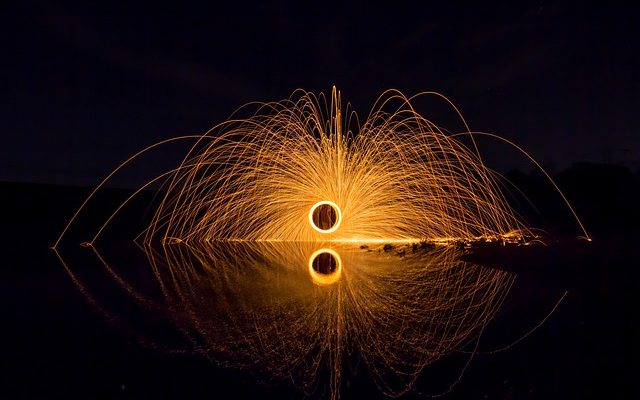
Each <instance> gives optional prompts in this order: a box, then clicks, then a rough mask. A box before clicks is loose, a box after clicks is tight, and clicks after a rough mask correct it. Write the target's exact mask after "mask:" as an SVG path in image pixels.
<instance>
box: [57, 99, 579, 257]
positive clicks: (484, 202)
mask: <svg viewBox="0 0 640 400" xmlns="http://www.w3.org/2000/svg"><path fill="white" fill-rule="evenodd" d="M430 94H432V95H436V96H440V97H442V98H443V99H445V101H447V102H448V100H446V98H444V97H443V96H441V95H439V94H437V93H430ZM449 104H450V105H451V106H452V107H453V109H454V110H455V111H456V112H457V109H456V108H455V106H453V104H451V103H449ZM458 115H460V118H461V120H462V122H463V123H464V125H465V128H466V131H465V132H463V133H462V134H460V133H458V134H456V135H448V134H446V133H445V132H444V131H443V130H442V129H440V128H439V127H438V126H437V125H436V124H434V123H433V122H431V121H430V120H428V119H427V118H425V117H423V116H422V115H420V114H419V113H418V112H416V111H415V110H414V108H413V107H412V105H411V99H409V98H407V97H405V96H404V95H402V94H401V93H400V92H397V91H393V90H391V91H387V92H385V93H384V94H383V95H382V96H381V97H380V98H379V99H378V101H377V102H376V104H375V106H374V108H373V110H372V112H371V113H370V114H369V116H368V118H367V119H366V121H365V122H364V124H362V125H361V126H360V124H359V123H358V119H357V116H356V115H355V113H353V112H350V111H349V109H348V107H347V111H346V113H343V111H342V107H341V99H340V93H339V92H338V91H337V90H336V89H335V88H334V89H333V92H332V96H331V100H330V101H329V102H328V101H327V98H326V97H324V96H323V95H322V94H321V95H320V96H315V95H314V94H312V93H309V92H304V91H302V90H299V91H296V92H295V93H294V95H292V97H291V98H290V99H288V100H285V101H281V102H276V103H265V104H261V105H260V107H259V109H258V111H257V112H256V113H255V114H254V115H252V116H251V117H249V118H245V119H231V120H229V121H226V122H224V123H222V124H220V125H218V126H216V127H214V128H213V129H212V130H210V131H209V132H207V133H206V134H204V135H194V136H187V137H180V138H174V139H169V140H166V141H164V142H161V143H158V144H156V145H153V146H150V147H148V148H147V149H144V150H143V151H141V152H139V153H137V154H136V155H134V156H133V157H131V158H130V159H129V160H127V162H125V163H124V164H126V163H128V162H130V161H131V160H133V159H135V158H136V157H137V156H138V155H140V154H142V153H143V152H145V151H148V150H151V149H153V148H155V147H156V146H158V145H161V144H165V143H169V142H173V141H177V140H183V139H195V140H196V143H195V145H194V146H193V147H192V148H191V149H190V151H189V152H188V154H187V155H186V156H185V158H184V160H183V161H182V163H181V164H180V165H179V166H178V167H177V168H175V169H172V170H169V171H167V172H166V173H164V174H162V175H160V176H158V177H156V178H154V179H152V180H151V181H149V182H148V183H147V184H145V185H143V186H142V187H141V188H140V190H142V189H144V188H146V187H148V186H150V185H152V184H154V183H158V182H163V183H164V189H165V191H164V193H163V195H162V196H163V197H162V201H161V202H160V204H159V206H158V208H157V210H156V212H155V215H154V217H153V220H152V221H151V223H150V225H149V226H148V228H147V229H146V230H145V231H144V232H143V233H142V237H143V238H144V240H145V241H147V242H149V241H152V240H153V239H154V238H157V239H161V240H163V241H180V242H193V241H215V240H246V241H265V240H266V241H363V242H376V241H377V242H411V241H417V240H432V241H445V242H446V241H451V240H473V239H478V238H499V237H506V236H514V235H515V236H521V235H527V234H530V232H529V231H528V230H527V228H526V227H525V225H524V223H523V222H522V221H520V220H519V218H518V217H517V216H516V215H515V214H514V212H513V211H512V210H511V208H510V207H509V205H508V204H507V201H506V200H505V197H504V195H503V193H502V191H501V188H500V184H499V178H498V176H497V174H495V173H494V172H493V171H492V170H490V169H489V168H487V167H486V166H485V165H484V164H483V162H482V160H481V157H480V154H479V152H478V150H477V147H476V145H475V139H474V136H475V134H474V133H472V132H471V131H470V130H469V129H468V127H467V126H466V122H464V119H463V118H462V116H461V114H459V113H458ZM345 117H346V118H345ZM461 135H466V136H468V137H469V138H470V139H471V143H472V146H471V147H472V148H469V147H468V146H466V145H464V144H463V143H462V142H461V141H460V140H459V138H460V136H461ZM516 148H517V147H516ZM518 149H519V148H518ZM519 150H521V149H519ZM525 154H526V153H525ZM527 156H528V155H527ZM124 164H122V165H121V166H120V167H118V169H116V171H114V173H115V172H117V171H118V170H119V169H120V168H122V167H123V166H124ZM110 177H111V175H110V176H109V177H108V178H107V179H109V178H110ZM105 181H106V180H105ZM105 181H103V183H104V182H105ZM101 185H102V184H101ZM101 185H100V186H101ZM100 186H99V187H100ZM96 190H97V189H96ZM136 193H137V192H136ZM134 195H135V194H134ZM87 200H88V199H87ZM125 203H126V202H125ZM85 204H86V202H85ZM85 204H83V205H82V207H84V206H85ZM123 205H124V204H123ZM123 205H121V206H120V207H119V208H118V210H116V212H115V213H114V215H112V216H111V218H109V219H108V220H107V221H106V222H105V224H104V225H103V226H102V227H101V228H100V229H99V231H98V233H97V234H96V235H95V236H94V238H93V240H91V242H90V243H93V241H95V239H96V238H97V237H98V235H100V234H101V232H102V231H103V230H104V228H105V227H106V225H107V224H108V223H109V222H110V221H111V219H112V218H113V217H114V216H115V214H117V212H118V211H119V210H120V209H121V208H122V206H123ZM567 205H569V204H568V202H567ZM82 207H81V209H82ZM569 208H570V205H569ZM79 211H80V210H78V212H79ZM571 211H572V212H573V210H571ZM77 215H78V213H76V215H74V217H73V218H72V220H71V221H70V222H69V224H68V225H67V227H66V228H65V229H64V231H63V233H62V234H61V235H60V237H59V238H58V240H57V241H56V243H55V245H54V247H55V246H57V245H58V243H59V242H60V240H61V239H62V237H63V236H64V234H65V233H66V231H67V228H68V227H69V225H70V224H71V223H72V222H73V221H74V220H75V218H76V216H77ZM574 216H575V213H574ZM576 220H577V221H578V224H580V221H579V220H578V219H577V216H576ZM580 227H581V228H582V225H581V224H580ZM582 230H583V232H584V229H582ZM584 234H585V236H587V237H588V235H587V234H586V232H584Z"/></svg>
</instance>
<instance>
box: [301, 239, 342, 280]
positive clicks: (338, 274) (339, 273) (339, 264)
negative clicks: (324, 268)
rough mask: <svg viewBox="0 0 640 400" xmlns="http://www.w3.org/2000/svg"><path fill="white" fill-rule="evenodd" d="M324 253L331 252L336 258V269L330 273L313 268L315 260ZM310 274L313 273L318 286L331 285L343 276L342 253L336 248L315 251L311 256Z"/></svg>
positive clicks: (312, 277) (313, 278) (312, 275)
mask: <svg viewBox="0 0 640 400" xmlns="http://www.w3.org/2000/svg"><path fill="white" fill-rule="evenodd" d="M322 253H329V254H331V255H332V256H333V257H334V258H335V259H336V270H335V271H333V272H332V273H330V274H321V273H319V272H318V271H316V270H315V269H313V260H315V259H316V257H317V256H319V255H320V254H322ZM309 275H311V280H312V281H313V283H315V284H316V285H318V286H329V285H333V284H334V283H336V282H338V281H339V280H340V277H341V276H342V259H341V258H340V255H339V254H338V253H337V252H336V251H335V250H332V249H326V248H324V249H319V250H316V251H314V252H313V254H311V256H310V257H309Z"/></svg>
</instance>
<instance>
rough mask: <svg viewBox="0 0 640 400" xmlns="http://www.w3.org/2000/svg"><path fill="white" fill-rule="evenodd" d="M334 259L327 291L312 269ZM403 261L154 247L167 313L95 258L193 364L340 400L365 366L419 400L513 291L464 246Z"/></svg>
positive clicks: (311, 250) (236, 245)
mask: <svg viewBox="0 0 640 400" xmlns="http://www.w3.org/2000/svg"><path fill="white" fill-rule="evenodd" d="M378 247H379V249H378V250H381V246H378ZM327 249H329V250H330V251H331V252H332V253H333V254H335V255H337V256H338V257H340V259H341V269H340V273H339V274H338V275H335V276H334V279H332V280H331V282H322V283H318V282H317V280H316V279H317V277H315V276H314V273H313V272H312V269H311V268H309V265H311V264H312V263H311V261H312V260H313V258H314V257H315V256H316V255H317V253H318V251H319V250H322V251H326V250H327ZM372 249H373V250H372ZM402 249H404V250H400V248H396V249H395V250H394V251H393V252H385V251H376V248H375V247H372V248H369V249H361V248H360V247H359V246H357V245H354V244H339V243H311V242H306V243H293V242H253V243H251V242H212V243H201V244H196V245H188V244H172V245H162V246H155V247H151V246H145V247H144V251H145V253H146V255H147V258H148V261H149V263H148V265H149V266H150V268H149V271H151V273H152V275H153V276H154V277H155V280H156V281H157V283H158V286H159V287H160V288H161V292H162V299H156V300H154V301H155V302H156V305H154V304H153V301H152V300H151V299H147V298H145V296H144V294H143V293H144V290H142V289H137V288H134V287H133V286H131V285H130V284H129V283H126V281H125V280H123V279H122V278H121V277H120V276H119V275H118V274H117V272H116V270H117V267H116V266H114V265H110V264H109V263H107V261H106V260H105V259H104V258H103V257H102V256H100V255H99V253H98V252H97V250H96V249H95V248H93V251H95V252H96V256H97V260H98V261H99V263H100V264H102V265H103V266H104V267H105V268H107V269H108V270H109V271H110V275H111V276H113V277H114V282H115V283H116V284H117V285H118V286H123V285H124V286H123V289H124V290H125V291H126V293H128V294H129V295H130V296H131V297H132V298H133V299H134V300H135V301H136V302H138V303H139V304H140V305H141V307H143V308H144V309H156V310H160V309H162V310H164V311H163V313H164V314H165V315H166V316H167V317H168V318H169V319H170V320H172V321H173V323H174V324H175V326H176V327H177V328H178V330H179V332H181V334H182V335H183V336H184V338H185V342H186V343H189V344H190V347H191V348H192V351H193V352H196V353H199V354H202V355H204V356H206V357H207V358H208V359H210V360H212V361H214V362H216V363H219V364H222V365H225V366H229V367H237V368H245V369H250V370H254V371H257V372H259V373H260V375H261V376H266V377H273V378H277V379H282V380H292V382H293V383H294V384H295V385H296V386H297V387H298V388H300V389H301V390H302V391H303V392H305V393H307V394H312V393H316V392H318V389H319V388H320V391H321V392H322V393H321V394H323V395H327V396H330V397H332V398H338V397H339V394H340V389H341V378H342V376H343V374H344V371H343V369H344V368H345V362H347V363H348V364H351V363H353V362H357V360H359V362H360V363H363V364H364V365H365V366H366V369H367V370H368V371H369V372H370V374H371V376H372V378H373V380H374V381H375V383H376V384H377V386H378V387H379V389H380V390H381V391H382V392H383V393H385V394H387V395H391V396H399V395H402V394H404V393H406V392H407V391H410V390H411V389H412V387H413V384H414V382H415V380H416V379H417V378H418V376H419V374H420V372H421V371H422V370H423V369H424V368H425V367H427V366H429V365H431V364H432V363H433V362H435V361H437V360H439V359H441V358H442V357H444V356H446V355H448V354H450V353H453V352H459V351H462V350H464V349H466V348H468V347H469V346H471V348H474V343H476V341H477V340H478V339H479V335H480V334H481V332H482V330H483V329H484V327H485V326H486V325H487V324H488V323H489V322H490V320H491V319H492V318H493V317H494V316H495V314H496V312H497V310H498V309H499V306H500V305H501V304H502V302H503V300H504V298H505V296H506V295H507V293H508V291H509V288H510V287H511V284H512V283H513V279H514V275H512V274H510V273H508V272H505V271H500V270H495V269H490V268H486V267H481V266H478V265H474V264H470V263H467V262H464V261H461V260H460V258H459V256H460V254H461V252H460V250H458V249H457V248H456V247H454V246H435V247H429V249H428V250H420V251H416V252H415V253H414V252H412V251H411V250H410V249H411V247H407V248H402ZM369 250H372V251H369ZM400 251H406V253H405V254H404V255H402V256H400V255H399V252H400ZM63 263H64V261H63ZM64 265H65V268H66V269H67V271H68V272H69V273H71V272H70V271H71V269H70V268H69V267H68V266H67V265H66V263H64ZM323 273H324V272H322V271H319V272H316V274H319V275H322V274H323ZM328 276H329V274H328ZM73 278H74V282H75V281H77V278H75V277H73ZM77 284H78V283H77ZM83 293H85V294H86V293H89V290H88V289H86V288H84V287H83ZM93 301H94V302H95V300H93ZM145 340H146V341H147V342H149V341H150V340H149V339H145ZM154 347H156V348H164V347H166V346H163V345H155V346H154ZM469 357H472V356H469ZM353 368H355V367H354V366H353V365H352V366H351V367H350V369H353ZM451 375H453V376H456V375H457V374H456V373H453V374H451ZM325 380H327V381H328V382H329V384H328V385H324V384H323V383H322V382H324V381H325ZM454 382H455V381H454ZM433 386H434V387H437V388H440V387H443V386H444V387H445V389H446V387H448V384H446V382H445V383H443V382H433Z"/></svg>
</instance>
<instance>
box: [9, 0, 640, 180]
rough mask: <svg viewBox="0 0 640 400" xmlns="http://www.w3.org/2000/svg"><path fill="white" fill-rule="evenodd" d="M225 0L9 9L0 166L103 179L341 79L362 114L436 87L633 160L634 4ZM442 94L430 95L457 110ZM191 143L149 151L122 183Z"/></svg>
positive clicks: (609, 155)
mask: <svg viewBox="0 0 640 400" xmlns="http://www.w3.org/2000/svg"><path fill="white" fill-rule="evenodd" d="M105 3H109V2H105ZM214 3H217V2H210V5H209V6H207V7H197V6H187V5H180V6H175V7H171V8H169V7H164V6H158V5H154V6H153V7H150V6H147V5H144V6H142V5H141V6H137V7H134V6H131V5H129V4H127V5H125V6H122V7H121V8H118V7H116V6H113V5H108V6H104V7H98V6H91V5H87V4H83V5H82V6H80V7H79V6H77V5H74V6H71V5H64V4H59V5H49V4H46V3H42V4H41V3H37V2H36V3H33V2H27V3H25V4H22V3H21V4H20V5H13V6H9V7H8V8H5V9H4V10H3V11H2V16H1V17H0V19H1V20H0V23H1V24H0V26H2V30H3V32H2V35H1V38H0V43H1V45H2V53H3V61H2V63H1V64H0V73H1V76H2V87H1V89H2V99H3V106H2V107H1V108H0V113H1V114H0V118H1V119H2V124H1V128H0V129H1V132H2V146H1V147H0V180H13V181H31V182H48V183H61V184H62V183H65V184H92V183H95V181H96V180H98V179H99V178H101V177H102V176H104V175H105V174H106V173H108V172H109V171H110V170H111V169H113V167H115V166H116V165H117V164H118V163H119V162H120V161H122V160H123V159H124V158H126V157H127V156H128V155H130V154H131V153H133V152H135V151H136V150H138V149H139V148H141V147H143V146H145V145H148V144H150V143H153V142H155V141H158V140H161V139H164V138H168V137H171V136H176V135H181V134H188V133H201V132H203V131H205V130H206V129H207V128H209V127H210V126H212V125H213V124H215V123H217V122H220V121H222V120H224V119H225V118H226V117H227V116H228V115H229V114H230V113H231V112H232V111H233V110H234V109H236V108H237V107H238V106H240V105H242V104H244V103H246V102H248V101H251V100H265V101H266V100H279V99H282V98H285V97H288V96H289V94H290V93H291V92H292V91H293V90H294V89H296V88H299V87H301V88H304V89H307V90H311V91H316V92H317V91H325V92H327V91H330V90H331V86H332V85H334V84H335V85H336V86H338V88H339V89H340V90H341V91H342V95H343V99H344V100H347V101H350V102H351V103H352V104H353V106H354V108H355V109H356V111H358V113H359V114H360V115H361V116H362V117H364V116H366V114H367V113H368V111H369V109H370V107H371V105H372V104H373V102H374V100H375V99H376V97H377V96H378V95H379V94H380V93H381V92H382V91H383V90H384V89H387V88H398V89H401V90H402V91H404V92H405V93H406V94H414V93H417V92H420V91H426V90H435V91H439V92H442V93H444V94H446V95H447V96H448V97H450V98H451V99H452V100H453V101H454V102H455V103H456V104H457V105H458V106H459V107H460V108H461V109H462V111H463V113H464V115H465V117H467V119H468V121H469V123H470V124H471V127H472V128H473V129H475V130H484V131H491V132H495V133H498V134H501V135H503V136H505V137H508V138H510V139H513V140H515V141H517V142H518V143H519V144H521V145H522V146H523V147H525V148H526V149H528V150H529V151H530V152H531V153H532V154H533V155H534V156H535V157H536V158H538V159H539V160H540V161H542V162H543V163H545V164H547V165H549V166H551V167H554V168H561V167H565V166H568V165H570V164H571V163H572V162H575V161H583V160H586V161H597V162H601V161H606V162H618V163H622V162H626V163H628V164H629V165H631V166H632V167H633V168H634V169H637V168H638V162H639V161H640V134H639V133H638V130H639V126H640V112H639V111H640V83H639V78H640V74H639V73H638V71H639V70H640V56H639V53H640V45H639V43H640V42H639V41H638V38H639V37H640V28H639V25H640V21H639V17H638V15H639V14H640V7H638V6H627V8H624V7H620V6H606V7H605V6H600V7H592V6H587V5H584V4H582V5H567V4H562V3H560V4H552V3H547V2H536V3H533V4H531V5H528V6H512V5H508V6H507V5H505V6H500V7H498V6H488V5H486V4H484V3H483V6H482V7H478V8H467V7H457V8H456V7H453V6H445V5H442V4H441V3H443V2H438V4H437V5H421V6H416V5H408V4H406V5H405V3H404V2H402V3H401V4H396V2H389V3H388V5H387V6H373V5H371V4H370V3H368V2H364V3H362V4H359V5H356V4H352V5H330V4H329V3H327V2H317V3H315V5H308V4H307V2H298V3H297V4H296V3H293V4H287V3H284V2H280V1H269V2H264V4H262V5H253V4H248V3H243V2H239V1H232V2H224V4H216V5H215V6H214V5H213V4H214ZM398 3H400V2H398ZM417 3H418V2H417ZM419 3H422V2H419ZM424 3H425V4H426V3H429V2H424ZM587 3H588V2H587ZM505 4H508V3H505ZM430 104H432V103H428V102H426V103H425V104H424V105H423V106H422V105H421V107H422V108H420V109H419V111H421V112H422V113H423V114H425V115H427V116H429V117H433V119H435V120H436V121H437V122H439V121H441V120H442V121H443V123H444V124H445V125H447V126H448V123H449V122H450V121H453V119H451V118H449V117H448V116H445V115H444V114H442V111H441V110H440V109H439V108H438V107H435V108H433V109H431V108H430ZM439 110H440V111H439ZM432 112H433V113H434V114H435V116H434V115H432ZM441 114H442V115H441ZM451 128H452V129H454V130H455V129H457V128H459V127H457V126H453V127H451ZM180 150H181V149H177V148H174V149H167V150H165V151H162V152H159V153H158V156H156V157H155V158H150V159H148V160H146V161H145V160H141V163H140V165H139V166H138V167H137V168H132V169H131V170H129V171H128V172H127V173H125V175H124V176H123V177H122V179H121V180H120V184H125V185H134V184H136V183H139V182H142V180H143V179H144V178H145V177H146V175H148V174H151V173H154V172H156V169H157V168H165V167H168V166H169V165H161V164H162V163H163V162H164V163H165V164H166V163H171V162H172V160H174V159H175V160H177V157H178V156H179V155H180ZM481 150H483V151H485V152H486V154H487V157H488V158H489V159H490V160H491V162H493V164H492V166H493V167H495V168H497V169H499V170H504V169H508V168H510V167H519V168H527V165H528V164H526V163H524V162H521V161H519V160H520V157H519V156H518V155H517V154H515V152H511V151H507V150H506V148H504V147H500V145H496V144H495V143H486V142H484V143H482V145H481ZM116 183H117V182H116Z"/></svg>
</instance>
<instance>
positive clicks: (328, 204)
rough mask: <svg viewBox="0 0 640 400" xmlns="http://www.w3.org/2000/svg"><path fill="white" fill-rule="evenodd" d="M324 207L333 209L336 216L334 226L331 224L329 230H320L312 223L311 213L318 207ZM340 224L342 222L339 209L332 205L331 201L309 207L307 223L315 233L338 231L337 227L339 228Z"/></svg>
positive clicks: (334, 204)
mask: <svg viewBox="0 0 640 400" xmlns="http://www.w3.org/2000/svg"><path fill="white" fill-rule="evenodd" d="M324 205H327V206H329V207H331V208H333V209H334V210H335V212H336V214H337V219H336V222H335V224H333V226H332V227H331V228H329V229H321V228H320V227H318V226H317V225H316V223H315V222H314V221H313V213H314V212H315V211H316V209H317V208H318V207H320V206H324ZM341 222H342V211H340V207H338V205H337V204H336V203H334V202H333V201H329V200H323V201H319V202H317V203H316V204H314V205H313V206H311V209H310V210H309V223H310V224H311V226H312V227H313V229H315V230H316V231H318V232H320V233H331V232H335V231H336V229H338V227H339V226H340V223H341Z"/></svg>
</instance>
